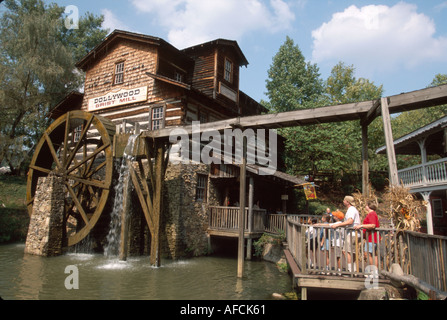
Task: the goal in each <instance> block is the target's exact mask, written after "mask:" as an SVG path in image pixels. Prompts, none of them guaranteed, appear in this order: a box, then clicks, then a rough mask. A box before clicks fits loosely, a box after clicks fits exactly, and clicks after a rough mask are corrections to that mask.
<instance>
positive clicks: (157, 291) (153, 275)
mask: <svg viewBox="0 0 447 320" xmlns="http://www.w3.org/2000/svg"><path fill="white" fill-rule="evenodd" d="M24 248H25V245H24V244H11V245H1V246H0V297H1V298H2V299H5V300H20V299H27V300H31V299H45V300H47V299H61V300H63V299H74V300H109V299H110V300H114V299H132V300H138V299H142V300H268V299H271V298H272V293H274V292H277V293H284V292H290V291H292V280H291V277H290V276H289V275H288V274H286V273H281V272H280V271H279V270H278V269H277V267H276V265H275V264H273V263H269V262H265V261H245V265H244V270H245V271H244V274H245V276H244V278H243V279H242V280H240V279H238V278H237V259H236V258H234V257H228V256H208V257H199V258H193V259H189V260H182V261H171V260H163V261H162V266H161V267H159V268H155V267H151V266H150V265H149V257H147V256H143V257H131V258H129V259H128V260H127V261H119V260H117V259H115V258H110V257H105V256H104V255H102V254H80V253H79V254H75V253H70V254H65V255H63V256H59V257H52V258H45V257H39V256H33V255H28V254H24ZM67 267H68V269H66V268H67ZM70 268H71V269H70ZM76 272H77V274H78V277H77V279H78V281H76V280H75V279H76V277H75V276H76ZM76 283H77V284H78V286H79V288H78V289H76V288H73V289H67V286H68V287H69V288H70V287H73V286H74V285H75V284H76Z"/></svg>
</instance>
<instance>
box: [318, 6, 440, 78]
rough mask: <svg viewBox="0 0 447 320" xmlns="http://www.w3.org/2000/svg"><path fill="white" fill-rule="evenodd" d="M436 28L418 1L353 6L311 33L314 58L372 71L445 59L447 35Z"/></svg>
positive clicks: (394, 68) (319, 60) (406, 66)
mask: <svg viewBox="0 0 447 320" xmlns="http://www.w3.org/2000/svg"><path fill="white" fill-rule="evenodd" d="M435 33H436V26H435V23H434V21H433V20H432V19H430V18H429V17H428V16H426V15H424V14H421V13H418V12H417V7H416V6H415V5H412V4H407V3H405V2H399V3H398V4H396V5H395V6H393V7H389V6H385V5H370V6H365V7H362V8H358V7H356V6H354V5H353V6H350V7H349V8H347V9H346V10H345V11H343V12H338V13H335V14H334V15H333V16H332V19H331V20H330V21H329V22H327V23H324V24H323V25H321V26H320V27H319V28H318V29H316V30H314V31H313V32H312V37H313V54H312V60H313V61H314V62H317V63H321V62H329V61H330V62H331V63H333V62H335V63H336V62H338V61H344V62H346V63H348V64H354V66H355V67H356V68H357V69H358V70H360V69H361V70H362V71H364V72H367V73H372V72H373V71H381V72H383V71H386V70H396V69H397V68H401V67H404V68H407V69H411V68H413V67H417V66H420V65H422V64H425V63H432V62H436V61H446V60H447V59H446V57H447V38H444V37H436V36H435Z"/></svg>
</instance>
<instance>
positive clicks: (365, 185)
mask: <svg viewBox="0 0 447 320" xmlns="http://www.w3.org/2000/svg"><path fill="white" fill-rule="evenodd" d="M368 142H369V140H368V126H367V125H362V193H363V196H365V197H368V195H369V159H368Z"/></svg>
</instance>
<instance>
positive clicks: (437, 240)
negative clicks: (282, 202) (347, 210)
mask: <svg viewBox="0 0 447 320" xmlns="http://www.w3.org/2000/svg"><path fill="white" fill-rule="evenodd" d="M320 235H325V236H326V238H327V239H328V242H329V246H330V249H329V250H325V249H326V247H322V246H321V245H322V244H323V245H325V244H326V241H324V240H325V239H322V238H321V236H320ZM370 235H371V238H370ZM348 238H349V240H351V243H352V246H350V247H344V244H345V242H346V240H347V239H348ZM338 239H342V240H343V241H340V242H339V241H338ZM374 239H377V240H376V242H377V244H376V245H373V243H374ZM369 241H371V242H369ZM287 243H288V247H289V250H290V252H291V254H292V256H293V258H294V260H295V262H296V263H297V265H298V267H299V268H300V270H301V272H302V273H303V274H325V275H343V276H347V277H356V276H367V277H368V276H376V277H377V278H380V277H381V271H382V270H385V271H389V270H390V267H391V265H392V264H393V263H397V264H399V265H400V266H401V267H402V269H403V270H404V272H405V273H407V274H412V275H414V276H415V277H417V278H419V279H421V280H423V281H425V282H426V283H428V284H430V285H432V286H434V287H435V288H437V289H439V290H442V291H446V276H445V271H446V270H445V267H446V265H447V254H446V252H447V237H439V236H429V235H426V234H421V233H416V232H396V230H394V229H386V228H378V229H375V230H374V231H372V232H369V231H368V232H364V231H363V230H361V229H360V230H354V229H352V228H339V229H330V228H328V227H313V226H311V225H308V224H301V223H299V222H296V221H294V220H293V219H288V223H287ZM370 246H373V249H372V250H371V249H369V247H370ZM342 251H344V253H343V252H342ZM370 251H371V252H370ZM348 254H350V255H351V259H352V260H351V266H350V267H348V266H349V261H348Z"/></svg>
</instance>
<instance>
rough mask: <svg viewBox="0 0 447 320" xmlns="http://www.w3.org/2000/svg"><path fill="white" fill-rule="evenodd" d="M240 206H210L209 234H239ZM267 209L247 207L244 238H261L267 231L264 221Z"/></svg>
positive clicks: (233, 236)
mask: <svg viewBox="0 0 447 320" xmlns="http://www.w3.org/2000/svg"><path fill="white" fill-rule="evenodd" d="M239 212H240V209H239V208H238V207H210V215H209V227H208V234H209V235H212V236H221V237H232V238H237V237H238V236H239ZM265 217H266V211H265V210H263V209H252V210H251V211H250V210H249V208H247V207H246V208H245V224H244V238H246V239H254V238H259V237H261V236H262V234H263V233H264V232H265V226H264V221H265Z"/></svg>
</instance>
